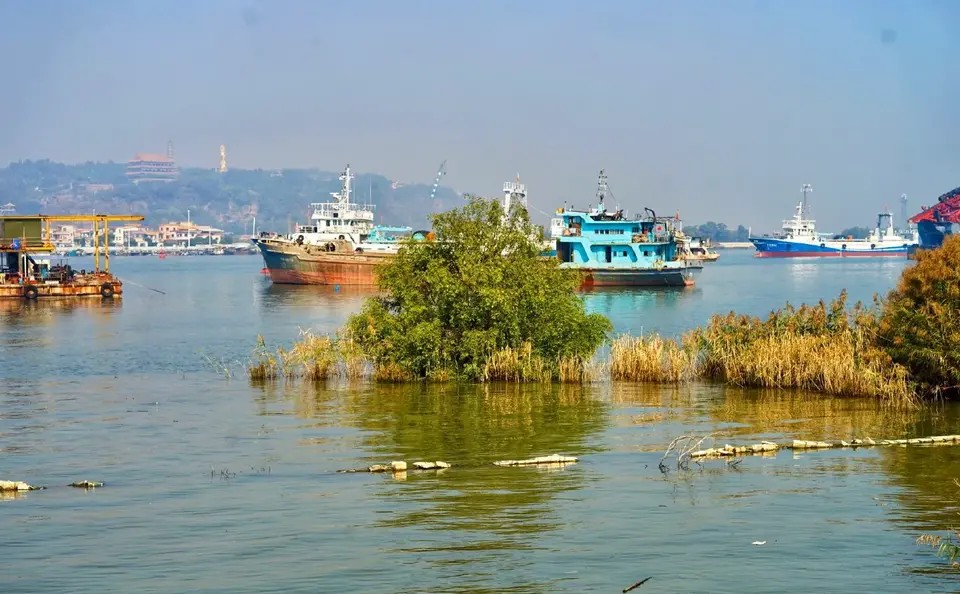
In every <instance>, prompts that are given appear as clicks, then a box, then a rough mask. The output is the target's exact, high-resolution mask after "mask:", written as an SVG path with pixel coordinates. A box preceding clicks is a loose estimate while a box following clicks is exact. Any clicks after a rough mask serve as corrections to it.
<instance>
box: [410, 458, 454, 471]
mask: <svg viewBox="0 0 960 594" xmlns="http://www.w3.org/2000/svg"><path fill="white" fill-rule="evenodd" d="M413 467H414V468H416V469H417V470H443V469H444V468H450V465H449V464H447V463H446V462H441V461H439V460H437V461H436V462H414V463H413Z"/></svg>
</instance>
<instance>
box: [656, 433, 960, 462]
mask: <svg viewBox="0 0 960 594" xmlns="http://www.w3.org/2000/svg"><path fill="white" fill-rule="evenodd" d="M704 439H705V438H704ZM675 441H676V440H675ZM701 441H702V440H701ZM954 444H960V435H934V436H932V437H913V438H910V439H881V440H875V439H873V438H870V437H865V438H863V439H851V440H850V441H846V440H843V439H835V440H831V441H810V440H804V439H794V440H793V441H791V442H789V443H781V444H778V443H775V442H772V441H761V442H760V443H754V444H750V445H742V446H734V445H729V444H727V445H724V446H723V447H722V448H709V449H705V450H696V451H693V452H690V453H689V454H686V455H687V456H689V457H690V458H721V457H724V456H741V455H744V454H764V453H767V452H776V451H777V450H781V449H783V450H825V449H835V448H862V447H870V446H892V445H898V446H908V445H954Z"/></svg>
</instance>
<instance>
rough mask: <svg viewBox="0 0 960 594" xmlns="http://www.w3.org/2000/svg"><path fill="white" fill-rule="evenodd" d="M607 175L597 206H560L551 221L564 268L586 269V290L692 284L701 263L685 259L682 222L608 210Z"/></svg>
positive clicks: (558, 255) (601, 183)
mask: <svg viewBox="0 0 960 594" xmlns="http://www.w3.org/2000/svg"><path fill="white" fill-rule="evenodd" d="M607 194H608V188H607V176H606V175H605V174H604V172H603V170H601V171H600V179H599V183H598V189H597V198H598V204H597V206H596V207H591V208H589V209H588V210H576V209H574V208H569V209H568V208H562V209H559V210H558V211H557V214H559V215H560V217H558V218H555V219H553V220H552V221H551V230H552V235H553V236H554V237H555V239H556V246H557V258H558V259H559V260H560V268H564V269H570V270H579V271H582V272H583V273H584V274H583V281H582V284H581V287H582V288H589V287H605V286H616V287H624V286H634V287H688V286H691V285H693V284H694V274H695V273H696V272H698V271H700V270H702V268H703V266H702V265H700V264H698V263H695V262H688V261H687V260H685V259H683V258H681V253H680V247H679V245H678V241H677V232H678V231H680V229H679V220H677V219H670V218H664V217H658V216H656V213H655V212H654V211H652V210H650V209H649V208H647V209H644V210H645V211H646V212H648V213H649V216H638V217H635V218H633V219H628V218H627V216H626V215H625V213H624V211H623V210H617V211H615V212H608V211H607V208H606V205H605V204H604V198H605V197H606V196H607Z"/></svg>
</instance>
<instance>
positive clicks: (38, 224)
mask: <svg viewBox="0 0 960 594" xmlns="http://www.w3.org/2000/svg"><path fill="white" fill-rule="evenodd" d="M118 220H122V221H142V220H143V217H142V216H139V215H33V216H4V217H0V299H3V300H12V299H21V300H23V299H25V300H30V301H32V300H35V299H46V298H59V299H75V298H99V299H114V298H117V297H119V296H120V295H122V294H123V283H121V282H120V280H119V279H118V278H117V277H116V276H114V275H113V274H111V273H110V254H109V249H108V247H107V244H106V240H105V239H104V244H103V245H102V246H101V245H99V241H100V238H101V235H102V236H103V238H107V237H109V231H108V223H109V221H118ZM53 221H82V222H90V223H92V224H93V236H94V238H95V240H94V262H95V263H94V269H93V270H92V271H87V270H79V271H78V270H76V269H74V268H73V267H71V266H70V265H68V264H62V263H60V264H52V263H51V261H50V255H51V254H52V253H53V251H54V250H55V249H56V247H55V246H54V245H53V243H52V241H51V239H50V238H51V230H50V224H51V222H53ZM101 265H102V267H101Z"/></svg>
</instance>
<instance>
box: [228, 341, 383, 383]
mask: <svg viewBox="0 0 960 594" xmlns="http://www.w3.org/2000/svg"><path fill="white" fill-rule="evenodd" d="M373 372H374V369H373V365H372V364H371V363H370V361H368V360H367V358H366V357H364V356H363V354H362V352H361V351H360V348H359V346H358V345H357V344H356V343H355V342H354V341H353V340H351V339H350V338H349V337H345V336H340V335H338V336H328V335H318V334H313V333H312V332H309V331H301V332H300V338H299V339H298V340H297V341H296V342H294V343H293V346H292V347H291V348H290V349H289V350H288V349H284V348H282V347H278V348H277V349H276V350H273V351H271V350H270V349H268V348H267V346H266V342H265V341H264V339H263V336H257V346H256V347H255V348H254V352H253V356H252V357H251V361H250V363H248V365H247V375H248V376H249V377H250V379H251V380H255V381H266V380H275V379H279V378H286V379H295V378H296V379H304V380H309V381H325V380H327V379H330V378H341V379H348V380H356V379H362V378H365V377H370V376H373V375H374V373H373Z"/></svg>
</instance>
